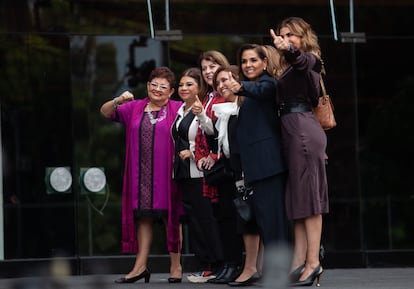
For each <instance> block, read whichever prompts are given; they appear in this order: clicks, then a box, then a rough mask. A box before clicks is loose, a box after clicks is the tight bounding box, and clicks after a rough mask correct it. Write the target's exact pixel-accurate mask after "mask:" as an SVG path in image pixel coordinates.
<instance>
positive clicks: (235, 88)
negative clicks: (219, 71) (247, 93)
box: [229, 71, 242, 93]
mask: <svg viewBox="0 0 414 289" xmlns="http://www.w3.org/2000/svg"><path fill="white" fill-rule="evenodd" d="M229 88H230V90H231V91H232V92H233V93H237V92H239V91H240V89H241V88H242V84H241V83H240V82H238V81H237V80H235V79H234V77H233V74H231V72H230V71H229Z"/></svg>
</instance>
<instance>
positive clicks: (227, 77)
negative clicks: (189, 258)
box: [101, 17, 329, 287]
mask: <svg viewBox="0 0 414 289" xmlns="http://www.w3.org/2000/svg"><path fill="white" fill-rule="evenodd" d="M270 35H271V37H272V39H273V44H274V46H270V45H258V44H244V45H242V46H241V47H240V49H239V51H238V54H237V62H238V65H237V66H236V65H230V64H229V62H228V60H227V59H226V57H225V56H224V55H223V54H221V53H220V52H218V51H207V52H204V53H203V54H202V55H201V57H200V61H199V67H194V68H189V69H187V70H185V71H184V72H183V73H182V75H181V76H180V79H179V83H178V95H179V96H180V98H181V101H175V100H172V99H170V97H171V96H172V95H173V94H174V92H175V88H174V87H175V77H174V73H172V72H171V70H170V69H168V68H167V67H158V68H155V69H154V70H153V71H152V72H151V74H150V76H149V79H148V83H147V90H148V97H146V98H144V99H136V100H135V99H134V96H133V95H132V94H131V93H130V92H128V91H126V92H124V93H122V94H121V95H120V96H118V97H116V98H114V99H113V100H110V101H107V102H106V103H104V104H103V105H102V107H101V113H102V114H103V115H104V116H105V117H107V118H110V119H112V120H114V121H117V122H120V123H122V124H123V125H125V127H126V158H125V170H124V185H123V201H122V209H123V210H122V224H123V231H122V249H123V252H125V253H132V252H134V253H136V259H135V264H134V267H133V269H132V270H131V271H130V272H129V273H128V274H127V275H125V276H124V277H122V278H120V279H117V280H115V282H117V283H132V282H135V281H137V280H140V279H144V280H145V282H149V280H150V277H151V273H150V271H149V270H148V268H147V260H148V255H149V252H150V245H151V240H152V228H153V222H155V221H156V220H163V221H164V222H165V225H166V228H167V245H168V251H169V252H170V257H171V267H170V277H169V279H168V282H170V283H179V282H181V281H182V276H183V272H182V267H181V262H180V257H181V256H180V252H181V247H182V233H181V232H182V231H181V224H182V223H183V222H184V221H186V223H187V224H188V228H189V233H190V240H191V247H192V250H193V252H194V254H195V256H196V257H197V258H198V259H199V261H200V266H201V268H200V272H197V273H193V274H189V275H188V276H187V279H188V280H189V281H190V282H194V283H200V282H209V283H216V284H228V285H230V286H233V287H238V286H248V285H251V284H254V283H256V282H258V281H259V280H260V279H261V277H262V274H263V272H264V274H272V272H267V271H266V268H262V264H263V260H262V257H261V256H263V250H266V248H269V247H271V246H272V245H275V244H279V243H287V242H288V240H289V238H288V235H289V226H288V224H289V223H288V220H289V221H292V224H293V226H292V230H293V240H294V246H293V248H294V249H293V255H292V262H291V269H290V272H287V273H289V283H290V285H292V286H306V285H312V284H313V283H314V282H315V280H317V282H318V284H319V278H320V276H321V274H322V272H323V269H322V267H321V264H320V260H319V248H320V241H321V235H322V215H323V214H325V213H328V210H329V207H328V193H327V181H326V172H325V158H326V154H325V149H326V135H325V133H324V131H323V130H322V128H321V126H320V124H319V123H318V121H317V120H316V118H315V117H314V115H313V113H312V107H314V106H315V104H316V103H317V98H318V96H319V85H318V79H319V77H320V71H321V69H322V61H321V58H320V57H321V54H320V48H319V44H318V40H317V36H316V34H315V33H314V31H313V30H312V28H311V26H310V25H309V24H308V23H307V22H305V21H304V20H303V19H301V18H297V17H290V18H287V19H285V20H284V21H282V22H281V24H280V25H279V26H278V28H277V29H276V31H273V30H270ZM217 162H224V164H225V166H226V168H227V169H228V170H230V171H232V173H233V174H232V177H231V178H227V179H225V180H223V181H221V182H220V183H218V184H215V185H211V184H208V183H206V181H205V178H204V175H203V171H204V170H209V169H211V168H212V167H213V166H214V164H215V163H217ZM246 192H248V194H249V198H250V201H251V208H252V217H251V218H250V219H249V220H247V221H246V220H242V219H241V218H240V217H239V216H238V214H237V211H236V209H235V206H234V204H233V199H234V198H235V197H236V196H237V195H238V194H245V193H246ZM243 245H244V246H243ZM243 252H244V257H243ZM265 264H266V263H265Z"/></svg>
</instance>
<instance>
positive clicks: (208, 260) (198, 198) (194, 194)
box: [179, 178, 223, 269]
mask: <svg viewBox="0 0 414 289" xmlns="http://www.w3.org/2000/svg"><path fill="white" fill-rule="evenodd" d="M179 185H180V188H181V191H182V199H183V205H184V209H185V212H186V214H187V222H188V229H189V235H190V236H189V238H190V245H191V249H192V251H193V253H194V255H195V256H196V258H197V259H198V260H199V262H200V266H201V267H202V268H201V269H209V267H212V266H215V265H216V264H218V263H221V262H222V260H223V248H222V242H221V238H220V231H219V227H218V225H217V221H216V218H215V216H214V210H213V205H212V203H211V202H210V200H209V199H208V198H205V197H203V192H202V179H201V178H197V179H185V180H180V181H179Z"/></svg>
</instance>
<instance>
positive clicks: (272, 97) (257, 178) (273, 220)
mask: <svg viewBox="0 0 414 289" xmlns="http://www.w3.org/2000/svg"><path fill="white" fill-rule="evenodd" d="M238 62H239V63H238V65H239V69H240V71H241V73H242V77H243V79H245V80H243V81H241V82H237V81H235V80H234V79H232V81H231V85H230V89H231V90H232V91H233V92H234V93H236V94H238V95H242V96H245V100H244V102H243V105H242V106H241V107H240V111H239V118H238V128H237V138H238V142H239V146H240V157H241V161H242V167H243V172H244V179H245V181H246V182H247V183H248V185H249V186H250V187H252V188H253V192H254V193H253V212H254V216H255V218H254V219H255V220H254V224H253V225H252V224H251V223H250V224H249V226H257V229H258V232H259V234H260V237H261V239H262V241H263V244H264V246H265V250H266V247H268V246H269V245H274V244H277V243H280V242H286V241H287V222H286V215H285V203H284V202H285V200H284V192H285V181H286V167H285V164H284V161H283V157H282V147H281V139H280V123H279V118H278V115H277V109H276V91H277V89H276V86H277V80H276V79H275V78H274V77H272V76H271V75H270V74H269V73H268V71H267V68H268V67H267V66H268V58H267V57H266V52H265V50H264V48H263V47H262V46H260V45H257V44H245V45H243V46H242V47H240V49H239V53H238ZM252 277H253V276H252ZM237 281H241V282H243V281H245V282H246V281H248V280H237Z"/></svg>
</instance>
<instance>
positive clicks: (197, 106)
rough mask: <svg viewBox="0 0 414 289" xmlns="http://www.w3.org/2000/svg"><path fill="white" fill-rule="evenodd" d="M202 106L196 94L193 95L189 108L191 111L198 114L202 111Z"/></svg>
mask: <svg viewBox="0 0 414 289" xmlns="http://www.w3.org/2000/svg"><path fill="white" fill-rule="evenodd" d="M203 110H204V107H203V104H202V103H201V101H200V99H199V98H198V95H196V96H195V101H194V103H193V107H192V109H191V111H192V112H193V113H194V114H195V115H199V114H201V113H202V112H203Z"/></svg>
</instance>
